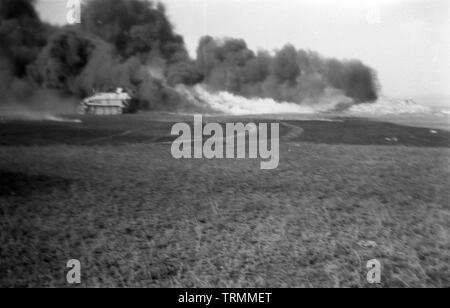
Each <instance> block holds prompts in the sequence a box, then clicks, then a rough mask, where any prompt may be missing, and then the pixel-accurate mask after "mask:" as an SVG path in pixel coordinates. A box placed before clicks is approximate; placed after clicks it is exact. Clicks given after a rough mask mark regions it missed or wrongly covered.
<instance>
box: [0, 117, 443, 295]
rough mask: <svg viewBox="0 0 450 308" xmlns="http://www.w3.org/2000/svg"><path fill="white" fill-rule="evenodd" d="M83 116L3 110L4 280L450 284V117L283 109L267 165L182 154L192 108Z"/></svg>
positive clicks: (14, 283) (0, 281) (0, 224)
mask: <svg viewBox="0 0 450 308" xmlns="http://www.w3.org/2000/svg"><path fill="white" fill-rule="evenodd" d="M206 119H207V120H208V118H206ZM210 120H211V121H224V120H225V118H220V117H213V118H211V119H210ZM228 120H229V118H228ZM232 120H233V121H236V122H240V121H243V122H247V121H255V120H254V119H251V120H245V119H244V118H234V119H232ZM82 121H83V123H81V124H76V123H58V122H48V121H34V122H31V121H12V120H2V121H0V286H1V287H31V286H41V287H47V286H49V287H55V286H62V287H66V286H68V285H67V283H66V280H65V278H66V267H65V265H66V262H67V261H68V260H69V259H79V260H80V261H81V264H82V285H81V286H83V287H97V286H104V287H117V286H121V287H368V286H370V285H369V284H368V283H367V281H366V273H367V269H366V263H367V261H369V260H371V259H378V260H380V262H381V264H382V283H381V285H380V286H381V287H449V286H450V202H449V201H450V193H449V190H448V188H449V187H450V168H449V162H450V161H449V158H450V132H448V131H445V130H430V128H429V127H424V128H421V127H408V126H402V125H396V124H392V123H384V122H376V121H371V120H366V119H345V118H342V119H337V120H333V121H330V120H327V121H322V120H318V119H310V120H302V121H300V120H293V119H291V120H280V119H278V120H277V121H279V122H282V125H281V137H280V139H281V142H280V165H279V168H278V169H276V170H270V171H264V170H260V166H259V161H258V160H248V159H241V160H206V159H198V160H175V159H173V158H172V156H171V153H170V141H171V140H173V137H171V136H170V129H171V126H172V124H173V123H174V122H178V121H192V117H190V116H178V115H172V114H166V113H143V114H138V115H125V116H122V117H102V118H95V117H84V118H82ZM257 121H265V120H263V119H260V120H257ZM293 126H294V127H299V130H297V132H298V131H300V132H301V134H298V133H297V134H296V133H292V132H295V129H293ZM372 242H373V243H372Z"/></svg>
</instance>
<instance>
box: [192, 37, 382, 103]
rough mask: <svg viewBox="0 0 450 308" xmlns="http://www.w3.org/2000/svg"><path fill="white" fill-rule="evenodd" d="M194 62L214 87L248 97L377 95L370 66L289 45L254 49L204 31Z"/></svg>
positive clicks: (290, 98) (356, 97) (299, 98)
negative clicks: (332, 93)
mask: <svg viewBox="0 0 450 308" xmlns="http://www.w3.org/2000/svg"><path fill="white" fill-rule="evenodd" d="M197 62H198V65H199V67H200V70H201V72H202V73H203V74H204V76H205V83H206V84H207V85H209V86H210V87H211V88H212V89H214V90H225V91H229V92H232V93H234V94H238V95H244V96H247V97H263V98H273V99H276V100H283V101H290V102H297V103H302V102H303V101H304V100H305V99H306V98H313V97H318V96H320V95H321V94H322V93H324V91H325V89H327V88H334V89H337V90H341V91H342V92H343V94H344V95H346V96H348V97H350V98H352V99H353V100H354V101H355V102H356V103H362V102H370V101H374V100H376V99H377V92H378V89H377V87H378V83H377V78H376V73H375V72H374V71H373V70H372V69H371V68H370V67H368V66H366V65H364V64H363V63H361V62H360V61H357V60H351V61H338V60H336V59H325V58H323V57H321V56H320V55H318V54H317V53H314V52H310V51H304V50H297V49H296V48H295V47H294V46H292V45H286V46H285V47H283V48H282V49H281V50H278V51H276V52H275V54H274V55H270V54H269V53H268V52H266V51H260V52H258V53H257V54H255V53H254V52H253V51H251V50H250V49H249V48H248V47H247V45H246V43H245V41H243V40H239V39H225V40H220V39H214V38H212V37H209V36H207V37H204V38H202V39H201V40H200V44H199V47H198V50H197Z"/></svg>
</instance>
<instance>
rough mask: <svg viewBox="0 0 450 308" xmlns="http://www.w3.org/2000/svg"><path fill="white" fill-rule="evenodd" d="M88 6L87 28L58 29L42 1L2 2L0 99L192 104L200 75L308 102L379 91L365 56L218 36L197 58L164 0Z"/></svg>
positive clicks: (215, 85)
mask: <svg viewBox="0 0 450 308" xmlns="http://www.w3.org/2000/svg"><path fill="white" fill-rule="evenodd" d="M82 10H83V11H82V14H81V16H82V24H81V26H80V25H75V26H64V27H59V28H57V27H54V26H50V25H47V24H45V23H43V22H42V21H40V19H39V17H38V14H37V13H36V11H35V9H34V0H0V104H2V103H5V102H11V101H13V102H27V101H33V102H35V101H37V99H36V98H42V97H48V96H49V95H53V94H54V93H58V95H59V96H58V99H60V98H61V97H63V98H65V97H73V98H74V99H75V100H76V99H79V98H82V97H85V96H87V95H89V94H91V93H92V91H93V90H102V91H106V90H110V89H113V88H115V87H123V88H125V89H127V90H128V91H130V92H132V93H133V94H134V96H135V97H136V98H137V100H138V101H139V107H140V108H150V109H165V110H180V109H186V108H189V103H188V102H187V99H186V98H185V97H184V96H183V95H181V94H180V93H179V92H178V91H176V90H175V89H174V87H175V86H176V85H178V84H184V85H188V86H191V85H195V84H198V83H204V84H206V85H207V86H208V87H209V88H210V89H211V90H226V91H229V92H232V93H234V94H238V95H243V96H246V97H262V98H273V99H275V100H280V101H281V100H282V101H290V102H297V103H300V104H301V103H303V102H305V101H306V100H309V101H311V99H314V98H319V97H320V96H321V95H322V94H323V93H325V92H327V91H328V90H329V89H330V88H331V89H335V90H338V91H340V92H341V93H342V94H343V95H345V96H347V97H350V98H352V99H353V100H354V101H355V102H356V103H360V102H366V101H372V100H375V99H376V98H377V81H376V75H375V73H374V71H373V70H372V69H370V68H369V67H367V66H365V65H364V64H363V63H361V62H359V61H356V60H352V61H338V60H335V59H324V58H323V57H321V56H320V55H318V54H317V53H314V52H310V51H303V50H297V49H296V48H295V47H294V46H292V45H286V46H285V47H284V48H282V49H281V50H279V51H277V52H275V53H269V52H267V51H258V52H256V53H255V52H254V51H252V50H250V49H249V48H248V47H247V44H246V42H245V41H244V40H239V39H222V40H220V39H214V38H212V37H204V38H202V39H201V40H200V43H199V47H198V51H197V59H195V60H194V59H190V58H189V55H188V52H187V50H186V47H185V44H184V40H183V38H182V37H181V36H180V35H178V34H177V33H176V32H175V31H174V29H173V26H172V24H171V23H170V21H169V19H168V18H167V15H166V11H165V7H164V5H162V4H160V3H156V2H153V1H147V0H86V1H85V4H84V6H83V8H82ZM43 93H44V94H43ZM53 101H56V100H53Z"/></svg>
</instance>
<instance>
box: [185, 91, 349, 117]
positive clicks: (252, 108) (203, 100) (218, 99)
mask: <svg viewBox="0 0 450 308" xmlns="http://www.w3.org/2000/svg"><path fill="white" fill-rule="evenodd" d="M176 91H177V92H178V93H179V94H181V95H182V96H183V97H184V98H185V99H187V100H188V101H189V103H190V104H192V105H193V106H195V107H197V108H203V109H205V110H213V111H216V112H220V113H225V114H230V115H257V114H315V113H318V112H327V111H332V110H336V108H339V106H341V105H347V106H348V105H351V104H352V103H353V100H352V99H350V98H348V97H346V96H344V95H343V94H342V93H341V92H340V91H339V90H336V89H331V88H330V89H326V91H324V94H323V95H322V96H320V97H318V98H315V99H312V98H311V99H308V100H305V101H304V103H303V104H298V103H292V102H277V101H275V100H273V99H271V98H246V97H243V96H238V95H234V94H232V93H230V92H226V91H219V92H212V91H208V90H207V89H206V87H205V86H204V85H196V86H194V87H187V86H184V85H178V86H177V87H176Z"/></svg>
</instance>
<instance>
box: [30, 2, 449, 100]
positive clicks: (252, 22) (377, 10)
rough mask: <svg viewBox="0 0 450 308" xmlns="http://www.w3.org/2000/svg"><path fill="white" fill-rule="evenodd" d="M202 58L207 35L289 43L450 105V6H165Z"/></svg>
mask: <svg viewBox="0 0 450 308" xmlns="http://www.w3.org/2000/svg"><path fill="white" fill-rule="evenodd" d="M67 2H68V0H38V11H39V13H40V14H41V16H42V18H43V19H44V20H46V21H48V22H51V23H55V24H63V23H65V19H66V10H67V9H66V4H67ZM161 2H163V3H165V4H166V7H167V13H168V15H169V18H170V20H171V21H172V23H173V24H174V26H175V30H176V31H177V32H178V33H180V34H181V35H183V36H184V38H185V41H186V44H187V47H188V49H189V52H190V53H191V55H192V56H195V50H196V48H197V44H198V40H199V38H200V37H202V36H204V35H211V36H214V37H234V38H243V39H245V40H246V41H247V43H248V45H249V47H250V48H252V49H254V50H257V49H261V48H262V49H267V50H274V49H279V48H281V47H282V46H284V45H285V44H286V43H291V44H293V45H295V46H296V47H297V48H299V49H310V50H314V51H317V52H319V53H321V54H322V55H324V56H327V57H335V58H339V59H351V58H357V59H360V60H362V61H363V62H364V63H366V64H368V65H370V66H371V67H373V68H374V69H375V70H376V71H377V72H378V75H379V79H380V82H381V85H382V91H383V94H385V95H387V96H390V97H392V98H414V99H416V100H419V101H420V102H422V103H426V104H431V105H447V106H450V1H448V0H339V1H338V0H162V1H161Z"/></svg>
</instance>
